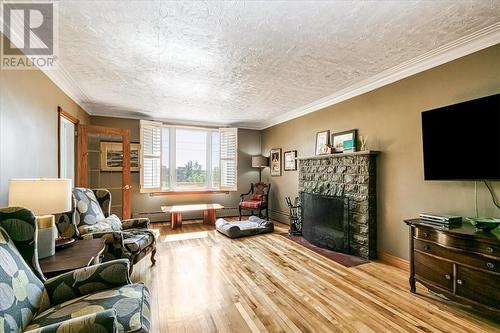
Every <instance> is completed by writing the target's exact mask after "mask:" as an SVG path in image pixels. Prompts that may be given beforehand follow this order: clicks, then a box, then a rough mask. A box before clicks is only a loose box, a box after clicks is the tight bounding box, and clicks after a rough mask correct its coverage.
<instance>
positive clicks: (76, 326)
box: [24, 309, 118, 333]
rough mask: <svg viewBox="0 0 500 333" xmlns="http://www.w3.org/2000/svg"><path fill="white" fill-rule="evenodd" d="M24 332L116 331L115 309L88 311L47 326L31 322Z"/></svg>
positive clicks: (74, 332) (77, 332)
mask: <svg viewBox="0 0 500 333" xmlns="http://www.w3.org/2000/svg"><path fill="white" fill-rule="evenodd" d="M27 329H28V330H27V331H24V332H25V333H58V332H72V333H88V332H107V333H114V332H118V330H117V322H116V311H115V310H114V309H108V310H105V311H101V312H96V313H90V314H86V315H82V316H80V317H76V318H69V319H67V320H63V321H56V322H54V323H52V324H50V325H47V326H40V324H31V325H29V326H28V327H27Z"/></svg>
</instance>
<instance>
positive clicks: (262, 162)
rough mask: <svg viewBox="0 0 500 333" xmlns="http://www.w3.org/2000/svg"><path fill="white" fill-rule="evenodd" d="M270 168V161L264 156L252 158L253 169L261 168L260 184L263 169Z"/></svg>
mask: <svg viewBox="0 0 500 333" xmlns="http://www.w3.org/2000/svg"><path fill="white" fill-rule="evenodd" d="M267 166H269V159H268V158H267V157H264V156H252V168H259V183H260V181H261V173H262V169H263V168H265V167H267Z"/></svg>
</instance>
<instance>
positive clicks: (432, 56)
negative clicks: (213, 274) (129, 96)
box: [0, 22, 500, 130]
mask: <svg viewBox="0 0 500 333" xmlns="http://www.w3.org/2000/svg"><path fill="white" fill-rule="evenodd" d="M0 31H2V27H0ZM2 32H3V31H2ZM496 44H500V22H498V23H495V24H493V25H490V26H488V27H486V28H483V29H480V30H478V31H475V32H473V33H471V34H469V35H466V36H464V37H461V38H459V39H457V40H455V41H452V42H450V43H448V44H445V45H442V46H440V47H438V48H436V49H434V50H431V51H429V52H426V53H424V54H422V55H420V56H418V57H415V58H413V59H410V60H408V61H406V62H403V63H401V64H399V65H397V66H394V67H392V68H390V69H387V70H385V71H383V72H381V73H379V74H376V75H374V76H372V77H370V78H368V79H366V80H363V81H360V82H358V83H356V84H354V85H351V86H349V87H347V88H344V89H341V90H339V91H338V92H336V93H334V94H332V95H329V96H326V97H324V98H321V99H318V100H316V101H314V102H312V103H309V104H307V105H304V106H302V107H299V108H296V109H294V110H291V111H288V112H286V113H284V114H281V115H279V116H277V117H274V118H272V119H270V120H269V121H265V122H262V123H260V125H258V126H256V125H254V124H252V123H248V122H242V123H236V124H234V125H236V126H238V127H239V128H244V129H253V130H264V129H267V128H269V127H272V126H275V125H278V124H281V123H284V122H286V121H289V120H292V119H295V118H298V117H301V116H304V115H306V114H309V113H312V112H315V111H318V110H321V109H324V108H326V107H329V106H332V105H334V104H337V103H340V102H343V101H345V100H348V99H351V98H353V97H356V96H359V95H362V94H364V93H367V92H370V91H372V90H375V89H378V88H380V87H383V86H385V85H388V84H391V83H394V82H396V81H399V80H401V79H404V78H407V77H409V76H411V75H414V74H417V73H420V72H423V71H425V70H428V69H431V68H434V67H437V66H439V65H442V64H445V63H447V62H450V61H453V60H455V59H458V58H461V57H464V56H466V55H469V54H471V53H474V52H477V51H480V50H482V49H485V48H488V47H490V46H493V45H496ZM40 69H41V70H42V72H43V73H44V74H45V75H47V77H48V78H49V79H50V80H51V81H52V82H53V83H54V84H55V85H56V86H58V87H59V89H61V90H62V91H63V92H64V93H65V94H66V95H68V97H70V98H71V99H72V100H73V101H74V102H75V103H77V104H78V105H79V106H80V107H81V108H82V109H83V110H85V111H86V112H87V113H88V114H89V115H90V116H104V117H113V118H127V119H139V117H137V116H135V115H133V114H131V113H129V112H127V111H125V112H124V111H123V110H121V111H120V114H119V115H117V114H112V113H106V112H102V111H96V110H95V108H94V107H93V106H92V104H93V103H92V99H91V98H90V97H89V96H88V94H87V93H86V92H85V90H84V89H83V88H82V87H81V85H79V84H78V83H77V82H76V80H74V79H73V77H72V76H71V74H70V73H69V72H68V71H67V70H66V69H65V68H64V67H63V66H62V64H61V63H60V62H59V63H58V69H57V70H54V69H52V70H51V69H46V68H40ZM159 120H161V121H167V122H171V120H168V119H159ZM176 122H179V121H176ZM185 123H186V124H191V125H195V124H196V125H205V126H206V125H207V123H203V122H185ZM226 126H227V125H226Z"/></svg>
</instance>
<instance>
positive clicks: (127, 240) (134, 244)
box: [123, 229, 155, 253]
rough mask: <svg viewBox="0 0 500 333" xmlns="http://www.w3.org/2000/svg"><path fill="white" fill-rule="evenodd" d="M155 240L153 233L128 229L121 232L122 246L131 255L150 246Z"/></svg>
mask: <svg viewBox="0 0 500 333" xmlns="http://www.w3.org/2000/svg"><path fill="white" fill-rule="evenodd" d="M154 240H155V233H154V232H153V231H151V230H145V229H128V230H126V231H123V244H124V245H125V247H126V248H127V250H128V251H130V252H131V253H137V252H141V251H142V250H144V249H145V248H146V247H148V246H149V245H151V244H152V243H153V242H154Z"/></svg>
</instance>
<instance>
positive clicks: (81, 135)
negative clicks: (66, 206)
mask: <svg viewBox="0 0 500 333" xmlns="http://www.w3.org/2000/svg"><path fill="white" fill-rule="evenodd" d="M89 134H101V135H116V136H120V137H121V138H122V145H123V170H122V219H124V220H126V219H129V218H130V217H131V203H130V198H131V195H130V189H131V186H130V181H131V177H130V130H128V129H123V128H114V127H104V126H95V125H82V124H78V153H77V156H78V162H77V184H78V186H80V187H88V181H89V180H88V135H89Z"/></svg>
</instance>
